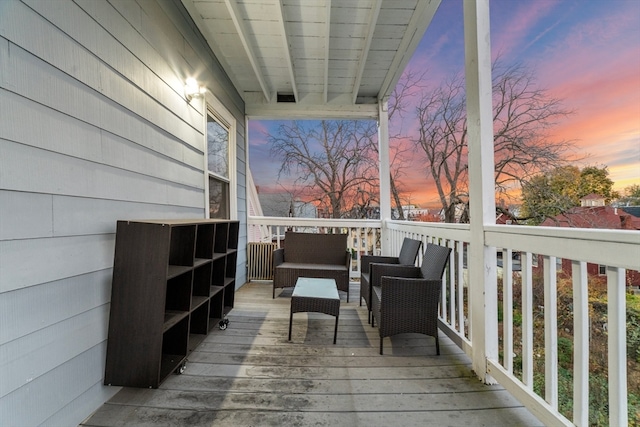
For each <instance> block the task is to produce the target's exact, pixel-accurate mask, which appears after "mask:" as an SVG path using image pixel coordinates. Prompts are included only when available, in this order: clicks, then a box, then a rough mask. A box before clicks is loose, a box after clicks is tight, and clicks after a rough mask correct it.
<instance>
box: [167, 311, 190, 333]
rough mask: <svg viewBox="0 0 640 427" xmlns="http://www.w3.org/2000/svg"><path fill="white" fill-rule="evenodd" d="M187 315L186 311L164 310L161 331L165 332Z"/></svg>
mask: <svg viewBox="0 0 640 427" xmlns="http://www.w3.org/2000/svg"><path fill="white" fill-rule="evenodd" d="M188 315H189V312H188V311H177V310H166V311H165V312H164V324H163V325H162V332H166V331H167V330H169V329H171V328H172V327H173V326H174V325H176V324H177V323H178V322H179V321H181V320H182V319H184V318H185V317H187V316H188Z"/></svg>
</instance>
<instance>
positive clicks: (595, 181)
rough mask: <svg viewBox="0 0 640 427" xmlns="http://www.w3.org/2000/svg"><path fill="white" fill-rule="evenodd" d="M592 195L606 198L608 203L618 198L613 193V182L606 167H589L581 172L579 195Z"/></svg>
mask: <svg viewBox="0 0 640 427" xmlns="http://www.w3.org/2000/svg"><path fill="white" fill-rule="evenodd" d="M591 193H595V194H598V195H600V196H604V197H605V199H606V202H607V203H609V202H610V201H611V199H613V198H617V197H618V194H617V193H615V192H614V191H613V181H612V180H611V179H610V178H609V171H608V170H607V167H606V166H604V167H603V168H602V169H600V168H598V167H596V166H587V167H585V168H584V169H582V171H580V182H579V183H578V194H579V195H580V197H584V196H586V195H587V194H591Z"/></svg>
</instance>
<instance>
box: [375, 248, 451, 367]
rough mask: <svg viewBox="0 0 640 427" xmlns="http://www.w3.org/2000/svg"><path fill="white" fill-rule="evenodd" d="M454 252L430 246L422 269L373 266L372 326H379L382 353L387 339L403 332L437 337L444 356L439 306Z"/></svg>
mask: <svg viewBox="0 0 640 427" xmlns="http://www.w3.org/2000/svg"><path fill="white" fill-rule="evenodd" d="M450 253H451V249H450V248H447V247H444V246H438V245H433V244H428V245H427V248H426V250H425V252H424V258H423V261H422V267H420V268H417V267H406V266H394V265H385V264H372V265H371V284H372V285H373V286H372V319H371V325H372V326H373V325H375V322H376V320H377V321H378V323H379V328H378V329H379V334H380V354H382V351H383V340H384V338H385V337H389V336H392V335H397V334H403V333H419V334H425V335H429V336H432V337H434V338H435V340H436V353H437V354H438V355H439V354H440V342H439V340H438V304H439V302H440V292H441V289H442V275H443V274H444V270H445V268H446V265H447V262H448V261H449V254H450Z"/></svg>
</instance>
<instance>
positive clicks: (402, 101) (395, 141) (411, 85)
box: [374, 71, 426, 220]
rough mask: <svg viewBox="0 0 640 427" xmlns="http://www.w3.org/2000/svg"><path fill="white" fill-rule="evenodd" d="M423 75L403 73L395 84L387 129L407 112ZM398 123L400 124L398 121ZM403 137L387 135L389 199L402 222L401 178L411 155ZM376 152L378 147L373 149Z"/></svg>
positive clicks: (400, 132)
mask: <svg viewBox="0 0 640 427" xmlns="http://www.w3.org/2000/svg"><path fill="white" fill-rule="evenodd" d="M425 75H426V72H424V73H420V74H419V73H415V72H412V71H407V72H405V73H404V74H403V75H402V77H401V78H400V80H399V81H398V83H397V84H396V86H395V88H394V89H393V92H392V93H391V96H390V97H389V103H388V115H389V124H390V125H389V127H390V128H391V123H392V120H393V119H394V118H396V119H397V118H398V117H403V115H404V114H405V113H406V112H407V108H408V107H409V105H410V104H411V100H412V99H413V97H414V96H415V95H416V93H417V92H419V91H420V90H421V89H422V88H423V87H424V83H423V82H424V77H425ZM398 122H401V121H399V120H398ZM403 139H404V135H403V134H402V131H401V130H400V131H398V132H396V133H394V134H390V135H389V145H390V147H389V149H390V155H391V159H390V160H389V164H390V169H391V170H390V175H391V176H390V187H391V197H392V199H393V202H394V204H395V206H396V209H397V211H398V216H399V219H401V220H404V219H405V217H404V211H403V210H402V198H401V195H402V193H403V191H402V184H401V183H402V177H403V176H404V175H405V169H406V168H407V167H408V166H407V165H408V162H407V160H409V158H410V155H411V152H412V150H411V148H410V147H408V146H403V145H402V140H403ZM374 149H375V151H376V152H378V147H377V146H376V147H374Z"/></svg>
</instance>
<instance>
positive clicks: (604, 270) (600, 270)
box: [598, 264, 607, 276]
mask: <svg viewBox="0 0 640 427" xmlns="http://www.w3.org/2000/svg"><path fill="white" fill-rule="evenodd" d="M598 274H599V275H600V276H606V275H607V266H606V265H602V264H600V265H598Z"/></svg>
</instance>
